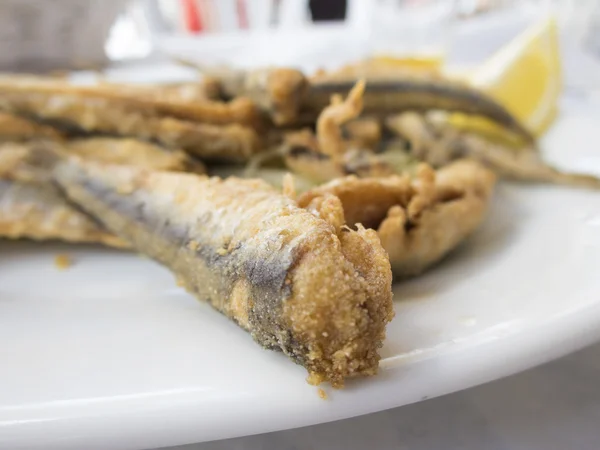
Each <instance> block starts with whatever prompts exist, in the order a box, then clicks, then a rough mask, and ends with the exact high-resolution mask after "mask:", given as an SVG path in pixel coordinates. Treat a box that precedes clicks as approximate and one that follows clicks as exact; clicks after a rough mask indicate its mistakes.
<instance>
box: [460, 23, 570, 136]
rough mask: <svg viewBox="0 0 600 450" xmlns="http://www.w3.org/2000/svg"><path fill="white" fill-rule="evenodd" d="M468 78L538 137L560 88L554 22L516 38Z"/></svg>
mask: <svg viewBox="0 0 600 450" xmlns="http://www.w3.org/2000/svg"><path fill="white" fill-rule="evenodd" d="M467 78H468V81H469V82H470V84H471V85H473V86H474V87H477V88H479V89H481V90H483V91H484V92H486V93H488V94H489V95H490V96H492V97H493V98H494V99H496V100H497V101H498V102H499V103H501V104H502V105H504V106H505V107H506V108H507V109H508V110H509V111H510V112H511V113H513V114H514V115H515V116H516V117H517V118H518V119H519V120H521V122H522V123H523V124H524V125H525V126H526V127H527V128H528V129H529V130H530V131H531V132H532V133H534V134H535V135H536V136H540V135H541V134H542V133H543V132H544V131H545V130H546V129H547V128H548V127H549V126H550V124H551V123H552V121H553V120H554V118H555V117H556V113H557V105H558V98H559V96H560V93H561V88H562V77H561V64H560V54H559V44H558V32H557V26H556V21H555V19H554V18H552V17H551V18H549V19H546V20H544V21H543V22H541V23H539V24H536V25H534V26H533V27H532V28H530V29H528V30H526V31H525V32H524V33H522V34H521V35H519V36H517V37H516V38H515V39H514V40H513V41H511V42H510V43H508V44H507V45H506V46H505V47H503V48H502V49H500V50H499V51H498V52H497V53H496V54H494V55H493V56H492V57H491V58H490V59H489V60H488V61H486V62H485V63H484V64H483V65H482V66H480V67H479V68H478V69H476V70H475V71H474V72H473V73H471V74H470V76H468V77H467ZM452 119H453V120H452V121H453V122H454V123H455V124H457V125H461V126H468V127H470V128H473V127H474V128H477V129H479V131H484V132H486V131H488V132H492V130H491V129H490V128H489V126H487V128H488V129H487V130H486V129H485V128H486V127H483V128H482V122H481V121H476V120H473V119H472V118H466V117H464V116H463V117H453V118H452ZM486 125H488V124H486Z"/></svg>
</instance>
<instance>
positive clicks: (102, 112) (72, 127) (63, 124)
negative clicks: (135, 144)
mask: <svg viewBox="0 0 600 450" xmlns="http://www.w3.org/2000/svg"><path fill="white" fill-rule="evenodd" d="M28 88H30V90H28ZM101 94H102V92H101V91H99V92H98V93H96V92H95V91H94V95H91V94H89V95H83V94H82V93H81V92H79V91H77V90H75V89H74V88H72V89H67V88H60V89H58V88H57V89H55V88H54V87H52V86H50V88H44V89H41V88H39V87H38V88H37V89H36V88H35V86H33V87H30V86H28V85H27V84H25V85H23V86H18V85H17V86H14V85H12V84H6V85H3V82H2V77H0V110H2V111H5V112H8V113H12V114H18V115H21V116H23V117H25V118H27V119H29V120H31V121H33V122H37V123H38V124H41V125H50V126H52V127H54V128H56V129H58V130H59V131H61V132H63V133H64V134H67V135H72V134H73V135H85V134H107V135H112V136H121V137H135V138H138V139H143V140H152V141H156V142H159V143H160V144H162V145H164V146H167V147H171V148H181V149H183V150H185V151H187V152H188V153H191V154H194V155H196V156H198V157H200V158H202V159H206V160H215V159H218V160H224V161H245V160H247V159H248V158H249V157H250V156H251V155H253V154H254V153H256V152H258V151H259V150H260V148H261V139H260V137H259V135H258V133H257V131H256V130H255V129H254V128H253V127H252V126H250V125H247V124H243V123H236V122H232V123H223V124H214V123H205V122H199V121H193V120H190V119H185V118H181V117H177V116H171V115H168V114H166V113H165V114H162V115H161V114H158V113H157V112H156V111H153V110H152V108H151V107H148V108H144V104H143V103H140V102H138V101H137V100H136V101H133V100H131V99H128V98H125V99H122V98H113V97H112V96H110V95H101ZM240 101H241V100H240ZM238 103H239V102H238Z"/></svg>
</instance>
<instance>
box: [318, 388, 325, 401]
mask: <svg viewBox="0 0 600 450" xmlns="http://www.w3.org/2000/svg"><path fill="white" fill-rule="evenodd" d="M317 394H319V398H321V399H322V400H327V392H325V391H324V390H323V389H321V388H319V389H317Z"/></svg>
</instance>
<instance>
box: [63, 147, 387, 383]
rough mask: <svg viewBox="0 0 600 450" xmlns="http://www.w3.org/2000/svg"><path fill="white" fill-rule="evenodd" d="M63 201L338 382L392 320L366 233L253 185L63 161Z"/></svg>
mask: <svg viewBox="0 0 600 450" xmlns="http://www.w3.org/2000/svg"><path fill="white" fill-rule="evenodd" d="M54 180H55V182H56V183H57V184H58V185H59V186H60V188H61V190H62V191H63V192H64V193H65V195H66V196H67V197H68V198H69V200H70V201H72V202H74V203H76V204H77V205H79V207H81V208H82V209H84V210H85V211H86V212H87V213H89V214H90V215H91V216H93V217H95V218H96V219H97V220H99V221H100V222H102V224H103V225H104V226H105V227H106V228H107V229H108V230H110V231H112V232H113V233H115V234H116V235H118V236H119V237H121V238H123V239H125V240H127V241H128V242H129V243H131V245H132V246H133V248H134V249H136V250H137V251H139V252H141V253H144V254H146V255H148V256H149V257H151V258H153V259H156V260H157V261H158V262H160V263H162V264H164V265H165V266H167V267H169V268H170V269H171V270H172V271H173V272H174V273H175V274H176V275H177V277H178V279H179V280H181V282H182V283H183V284H184V285H185V287H186V288H187V289H188V290H189V291H190V292H191V293H193V294H194V295H195V296H196V297H198V298H199V299H201V300H205V301H208V302H209V303H210V304H211V305H212V306H213V307H215V308H216V309H217V310H219V311H220V312H222V313H223V314H225V315H226V316H228V317H229V318H231V319H232V320H234V321H235V322H237V323H238V324H239V325H240V326H241V327H243V328H245V329H246V330H248V331H249V332H250V333H251V335H252V337H253V338H254V339H255V340H256V341H257V342H258V343H259V344H261V345H262V346H264V347H265V348H269V349H276V350H280V351H282V352H284V353H285V354H286V355H287V356H289V357H290V358H291V359H292V360H294V361H295V362H297V363H298V364H301V365H303V366H304V367H305V368H306V369H307V370H308V372H309V373H310V381H312V382H316V383H318V382H320V381H329V382H331V383H332V384H333V385H334V386H341V385H342V384H343V382H344V380H345V379H346V378H349V377H354V376H361V375H372V374H374V373H376V371H377V367H378V361H379V355H378V348H379V347H381V345H382V341H383V339H384V335H385V325H386V324H387V323H388V322H389V321H390V320H391V318H392V316H393V310H392V309H393V306H392V294H391V281H392V274H391V270H390V266H389V261H388V258H387V255H386V253H385V251H384V250H383V248H382V247H381V244H380V243H379V239H378V238H377V235H376V233H375V232H374V231H373V230H365V229H363V228H361V227H359V228H358V229H357V230H349V229H347V228H344V227H342V226H341V223H340V219H341V218H343V210H342V209H341V205H340V203H339V201H336V200H335V199H333V200H331V201H330V202H329V203H327V202H325V203H324V204H323V205H322V207H321V214H320V215H321V216H324V217H326V218H327V219H322V218H319V217H317V216H316V215H314V214H311V213H310V212H309V211H306V210H304V209H302V208H300V207H299V206H298V205H297V204H296V202H295V201H294V200H292V199H291V198H289V197H287V196H285V195H283V194H281V193H279V192H278V191H276V190H275V189H274V188H272V187H271V186H269V185H268V184H267V183H265V182H263V181H260V180H240V179H235V178H229V179H227V180H221V179H218V178H209V177H205V176H198V175H192V174H178V173H172V172H171V173H167V172H151V171H146V170H143V169H139V168H135V167H131V166H129V167H125V166H119V167H117V166H113V167H106V166H103V165H99V164H94V163H90V162H84V161H82V160H80V159H74V158H69V159H63V160H61V161H60V162H59V163H58V164H57V165H56V166H55V169H54Z"/></svg>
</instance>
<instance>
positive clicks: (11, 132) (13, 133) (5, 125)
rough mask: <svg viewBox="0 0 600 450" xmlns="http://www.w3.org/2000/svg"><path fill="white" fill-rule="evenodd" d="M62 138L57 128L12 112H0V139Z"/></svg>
mask: <svg viewBox="0 0 600 450" xmlns="http://www.w3.org/2000/svg"><path fill="white" fill-rule="evenodd" d="M40 138H44V139H52V140H60V139H62V135H61V133H59V132H58V130H56V129H54V128H52V127H50V126H47V125H42V124H39V123H36V122H33V121H31V120H28V119H25V118H24V117H19V116H16V115H14V114H10V113H6V112H0V140H10V141H26V140H29V139H40Z"/></svg>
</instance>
